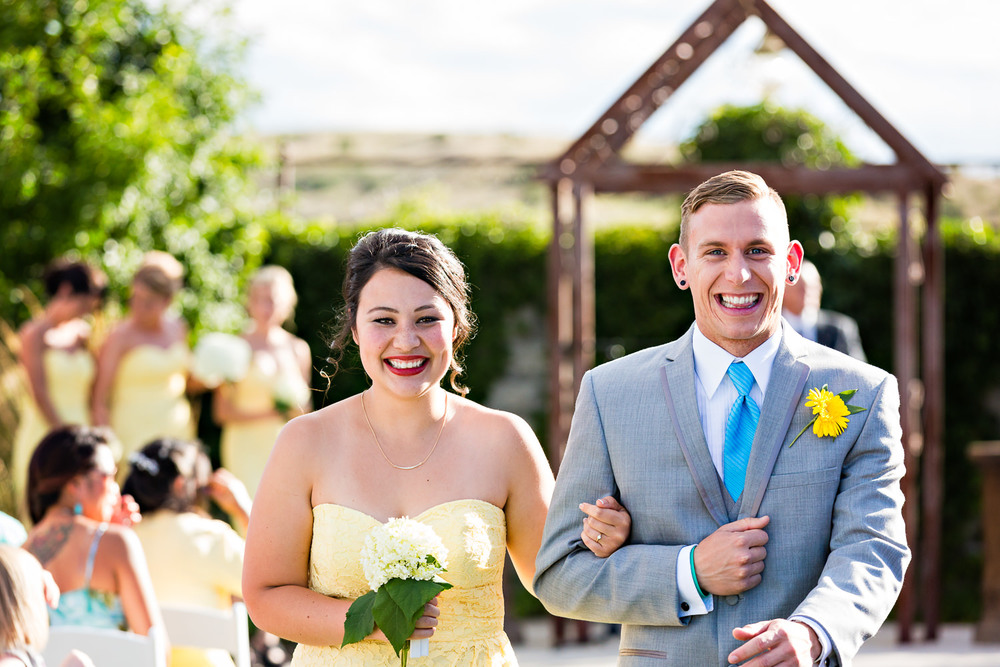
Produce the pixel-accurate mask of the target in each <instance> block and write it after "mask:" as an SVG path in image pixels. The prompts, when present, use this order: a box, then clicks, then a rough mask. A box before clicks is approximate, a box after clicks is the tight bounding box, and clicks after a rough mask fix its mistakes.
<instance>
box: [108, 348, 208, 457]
mask: <svg viewBox="0 0 1000 667" xmlns="http://www.w3.org/2000/svg"><path fill="white" fill-rule="evenodd" d="M189 364H190V351H189V350H188V347H187V345H186V344H185V343H184V342H183V341H178V342H176V343H174V344H173V345H171V346H170V347H168V348H163V347H160V346H158V345H148V344H143V345H137V346H135V347H133V348H132V349H130V350H128V351H127V352H126V353H125V354H124V356H123V357H122V359H121V361H120V362H119V364H118V372H117V374H116V375H115V380H114V386H113V387H112V389H111V418H110V421H111V428H112V429H113V430H114V432H115V435H117V436H118V440H119V441H120V442H121V445H122V451H121V452H115V454H116V458H117V459H118V461H119V464H118V465H119V469H120V470H121V471H122V474H127V468H128V457H129V455H130V454H132V453H133V452H135V451H138V450H140V449H142V447H143V445H146V444H148V443H149V441H150V440H154V439H155V438H161V437H172V438H183V439H191V438H193V437H194V424H193V423H192V421H191V404H190V403H188V400H187V396H186V395H185V393H184V391H185V389H186V387H187V374H188V366H189Z"/></svg>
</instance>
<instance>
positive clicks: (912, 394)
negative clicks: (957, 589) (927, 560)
mask: <svg viewBox="0 0 1000 667" xmlns="http://www.w3.org/2000/svg"><path fill="white" fill-rule="evenodd" d="M913 245H914V242H913V230H912V229H911V227H910V221H909V207H908V202H907V196H906V194H905V193H901V194H900V196H899V239H898V241H897V243H896V263H895V267H894V269H895V270H894V281H893V283H894V284H893V293H894V299H893V315H894V317H893V357H894V360H893V370H894V372H895V375H896V379H897V380H898V381H899V401H900V405H899V422H900V426H901V427H902V430H903V435H902V441H903V461H904V464H905V466H906V474H904V475H903V480H902V490H903V497H904V499H905V502H904V504H903V519H904V521H905V523H906V543H907V544H908V545H909V546H910V549H911V551H912V552H913V559H912V561H911V562H910V567H909V569H908V570H907V572H906V577H905V578H904V579H903V588H902V591H901V592H900V595H899V601H898V606H899V641H900V642H901V643H908V642H910V641H912V639H913V634H912V633H913V623H914V621H915V620H916V615H917V606H918V604H919V603H918V600H917V597H916V590H917V587H916V582H917V579H918V572H919V569H920V558H919V549H917V548H916V547H917V543H918V540H917V535H918V534H919V533H918V530H917V529H918V526H919V525H920V503H919V500H918V498H919V495H918V494H919V490H918V484H917V480H918V479H919V476H920V450H921V441H920V424H919V420H918V414H919V412H918V408H917V401H918V398H919V395H918V389H917V381H916V378H917V359H916V351H917V338H916V320H917V312H916V295H915V293H914V287H913V278H914V276H913V273H914V271H913V262H914V260H915V255H916V253H915V252H914V248H913Z"/></svg>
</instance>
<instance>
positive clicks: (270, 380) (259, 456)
mask: <svg viewBox="0 0 1000 667" xmlns="http://www.w3.org/2000/svg"><path fill="white" fill-rule="evenodd" d="M296 300H297V296H296V294H295V287H294V285H293V284H292V276H291V274H289V273H288V271H286V270H285V269H284V268H282V267H280V266H265V267H262V268H261V269H260V270H258V271H257V273H255V274H254V275H253V277H252V278H251V279H250V287H249V290H248V294H247V306H246V308H247V314H248V315H249V316H250V327H249V329H248V330H247V332H246V333H244V334H243V338H244V339H245V340H246V341H247V342H248V343H249V344H250V349H251V350H252V356H251V358H250V367H249V370H248V371H247V375H246V377H244V378H243V379H242V380H240V381H238V382H235V383H232V384H228V383H227V384H223V385H221V386H219V388H218V389H216V391H215V396H214V398H213V401H212V410H213V417H214V418H215V421H216V423H218V424H219V425H221V426H222V439H221V443H220V458H221V459H222V466H223V467H224V468H226V469H227V470H229V471H230V472H232V473H233V474H234V475H236V477H237V478H238V479H239V480H240V481H241V482H243V484H244V485H246V487H247V490H248V491H249V492H250V495H251V496H253V495H254V494H255V493H256V491H257V484H258V483H259V482H260V476H261V474H262V473H263V472H264V465H265V464H266V463H267V459H268V457H269V456H270V455H271V449H272V448H273V447H274V441H275V439H276V438H277V437H278V432H279V431H281V429H282V427H283V426H284V425H285V423H286V422H287V421H288V419H289V418H290V417H292V416H295V415H299V414H303V413H304V412H308V410H309V378H310V372H311V370H312V365H311V362H310V353H309V344H308V343H306V342H305V341H304V340H302V339H301V338H298V337H296V336H293V335H292V334H291V333H289V332H288V331H286V330H285V329H283V328H282V324H283V323H285V322H287V321H288V320H289V319H290V318H291V316H292V311H293V310H294V308H295V303H296Z"/></svg>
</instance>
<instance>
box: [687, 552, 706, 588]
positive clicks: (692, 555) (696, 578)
mask: <svg viewBox="0 0 1000 667" xmlns="http://www.w3.org/2000/svg"><path fill="white" fill-rule="evenodd" d="M691 578H692V579H694V587H695V588H696V589H697V590H698V595H699V596H700V597H701V598H702V599H704V598H705V597H706V596H705V594H704V593H703V592H702V590H701V586H699V585H698V573H697V572H695V571H694V549H693V548H692V549H691Z"/></svg>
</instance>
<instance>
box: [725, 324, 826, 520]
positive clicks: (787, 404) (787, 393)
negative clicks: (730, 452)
mask: <svg viewBox="0 0 1000 667" xmlns="http://www.w3.org/2000/svg"><path fill="white" fill-rule="evenodd" d="M783 327H784V331H783V335H782V337H781V345H780V347H779V348H778V353H777V354H776V355H775V357H774V366H773V367H772V370H771V379H770V381H769V382H768V385H767V395H766V396H764V406H763V408H762V409H761V415H760V421H759V422H758V425H757V433H756V435H755V436H754V439H753V448H752V449H751V451H750V461H749V462H748V463H747V478H746V485H745V486H744V488H743V496H742V498H743V499H742V501H741V503H740V513H739V516H740V518H743V517H748V516H757V512H758V511H759V510H760V505H761V503H762V502H763V501H764V491H765V490H766V489H767V483H768V481H769V480H770V478H771V471H772V470H774V464H775V461H777V460H778V454H779V453H780V452H781V448H782V446H783V445H784V442H785V440H786V436H787V434H788V425H789V424H791V422H792V416H793V415H794V414H795V410H796V408H798V407H799V399H800V398H801V396H802V389H803V387H804V386H805V383H806V378H807V377H808V375H809V366H808V365H807V364H806V363H804V362H802V361H800V360H799V359H798V357H800V356H803V354H804V353H803V352H802V351H801V348H800V346H799V344H798V343H799V342H800V341H801V340H802V337H801V336H799V334H797V333H795V331H794V330H793V329H792V328H791V327H790V326H787V325H783Z"/></svg>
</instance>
